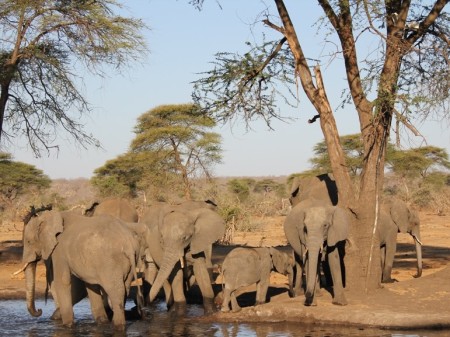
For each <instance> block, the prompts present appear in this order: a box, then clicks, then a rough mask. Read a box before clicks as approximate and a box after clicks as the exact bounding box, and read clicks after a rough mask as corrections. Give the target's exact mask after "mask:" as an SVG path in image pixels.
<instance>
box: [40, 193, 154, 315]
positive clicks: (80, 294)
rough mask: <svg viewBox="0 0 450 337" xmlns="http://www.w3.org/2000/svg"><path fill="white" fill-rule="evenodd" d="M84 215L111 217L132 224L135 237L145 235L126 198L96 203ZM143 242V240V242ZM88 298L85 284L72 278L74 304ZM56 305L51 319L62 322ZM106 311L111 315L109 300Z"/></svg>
mask: <svg viewBox="0 0 450 337" xmlns="http://www.w3.org/2000/svg"><path fill="white" fill-rule="evenodd" d="M84 215H86V216H88V217H92V216H98V215H111V216H115V217H117V218H119V219H120V220H123V221H124V222H126V223H130V224H131V226H130V225H128V226H129V229H130V230H132V231H133V232H134V234H135V235H143V234H142V233H143V230H142V228H141V229H138V227H137V226H136V223H137V221H138V219H139V216H138V213H137V211H136V208H135V207H134V206H133V204H132V203H131V202H130V201H129V200H128V199H125V198H110V199H106V200H104V201H102V202H101V203H97V202H95V203H94V204H93V205H92V206H91V207H90V208H89V209H88V210H86V211H85V213H84ZM138 232H139V233H138ZM141 241H142V240H141ZM141 243H142V245H143V246H142V247H141V250H142V251H144V250H145V247H144V245H146V243H145V242H141ZM47 279H48V280H49V281H48V283H49V284H50V283H51V282H52V280H53V275H51V268H47ZM86 296H87V291H86V286H85V285H84V282H82V281H80V280H79V279H78V278H77V277H76V276H72V298H73V303H74V304H76V303H78V302H79V301H81V300H82V299H83V298H85V297H86ZM54 303H55V311H54V312H53V314H52V316H51V319H53V320H60V319H61V314H60V312H59V306H58V303H57V301H54ZM104 307H105V310H106V311H107V312H108V313H109V314H111V312H110V310H111V309H110V308H109V305H108V301H107V298H105V299H104Z"/></svg>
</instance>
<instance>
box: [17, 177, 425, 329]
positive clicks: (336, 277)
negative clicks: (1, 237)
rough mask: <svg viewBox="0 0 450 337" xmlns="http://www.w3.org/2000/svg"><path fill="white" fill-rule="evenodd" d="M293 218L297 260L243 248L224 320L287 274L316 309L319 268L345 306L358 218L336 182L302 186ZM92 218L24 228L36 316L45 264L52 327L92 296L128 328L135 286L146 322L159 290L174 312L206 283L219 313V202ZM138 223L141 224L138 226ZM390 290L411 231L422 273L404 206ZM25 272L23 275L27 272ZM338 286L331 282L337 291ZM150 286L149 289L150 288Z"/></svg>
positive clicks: (387, 268)
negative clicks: (348, 256)
mask: <svg viewBox="0 0 450 337" xmlns="http://www.w3.org/2000/svg"><path fill="white" fill-rule="evenodd" d="M290 201H291V204H292V210H291V212H290V213H289V214H288V215H287V217H286V219H285V222H284V231H285V234H286V238H287V240H288V242H289V244H290V246H291V247H292V250H293V255H292V254H287V253H286V252H283V251H281V250H279V249H276V248H273V247H267V248H265V247H258V248H249V247H239V248H235V249H233V250H232V251H231V252H230V253H228V255H227V256H226V257H225V259H224V261H223V263H222V265H221V267H220V270H221V275H222V283H223V285H222V288H223V301H222V307H221V311H222V312H228V311H230V304H231V310H232V311H238V310H240V307H239V304H238V303H237V300H236V290H237V289H239V288H241V287H243V286H247V285H251V284H255V283H256V285H257V286H256V290H257V291H256V304H261V303H264V302H265V301H266V296H267V290H268V286H269V278H270V273H271V271H276V272H279V273H281V274H284V275H286V276H288V281H289V294H290V296H298V295H300V294H303V293H304V294H305V305H307V306H309V305H316V304H317V303H316V296H315V294H316V293H317V292H318V290H319V288H320V282H321V278H320V265H321V263H322V264H323V271H324V274H326V276H327V277H326V279H327V281H330V282H332V285H333V291H332V294H333V300H332V302H333V303H334V304H338V305H346V304H347V301H346V298H345V295H344V284H345V283H344V282H345V272H344V270H343V251H344V249H345V242H346V240H347V238H348V226H349V219H348V218H347V214H346V211H345V210H343V209H342V208H340V207H339V206H336V205H337V189H336V184H335V183H334V180H333V179H332V176H331V175H322V176H318V177H315V178H311V179H310V180H309V181H305V179H303V180H295V181H294V183H293V187H292V191H291V198H290ZM93 206H96V207H92V208H91V209H89V210H88V211H87V212H86V214H84V215H81V214H76V213H75V212H74V211H61V212H60V211H46V212H43V213H41V214H39V215H36V216H35V217H33V218H31V220H30V221H29V222H28V223H27V224H26V225H25V226H24V233H23V244H24V247H23V263H24V267H23V268H22V269H21V270H20V271H24V272H25V281H26V302H27V307H28V311H29V312H30V314H31V315H33V316H40V315H41V313H42V311H41V309H36V307H35V280H36V264H37V262H38V261H39V260H43V261H44V263H45V266H46V270H47V273H46V276H47V290H48V289H50V290H51V292H52V297H53V299H54V302H55V311H54V313H53V315H52V318H53V319H60V320H62V322H63V324H64V325H66V326H71V325H73V323H74V315H73V305H74V304H76V303H77V302H79V301H80V300H81V299H83V298H85V297H86V296H88V298H89V301H90V304H91V311H92V315H93V317H94V319H95V321H96V322H98V323H104V322H109V320H112V321H113V324H114V327H115V328H116V329H118V330H123V329H124V328H125V311H124V308H125V300H126V297H127V296H128V295H129V294H130V288H131V285H132V282H133V280H136V283H139V282H137V281H139V278H142V279H143V280H144V282H143V286H142V287H140V286H138V287H137V292H136V294H135V302H136V304H137V310H138V313H139V314H140V315H141V316H142V315H143V312H142V311H143V310H144V308H145V306H146V304H149V303H150V302H152V301H153V300H154V299H155V298H156V296H157V295H158V293H159V292H160V290H163V291H164V295H165V299H166V303H167V306H168V307H171V306H172V305H173V304H183V303H186V297H185V294H186V290H188V289H189V287H190V286H192V285H193V283H194V282H196V283H197V285H198V287H199V289H200V291H201V296H202V300H203V306H204V309H205V313H206V314H207V313H212V312H213V311H214V310H215V305H214V296H215V294H214V291H213V286H212V269H213V268H212V267H213V266H212V262H211V261H212V260H211V259H212V245H213V243H214V242H216V241H217V240H219V239H220V238H221V237H222V236H223V234H224V232H225V223H224V220H223V219H222V217H221V216H220V215H219V214H218V212H217V210H216V208H217V205H215V204H214V203H213V202H211V201H185V202H183V203H180V204H177V205H170V204H167V203H163V202H161V203H155V204H152V205H150V206H148V207H147V209H146V210H145V211H144V213H143V214H142V216H141V217H140V218H139V217H138V214H137V212H136V209H135V208H134V207H133V206H132V205H131V204H130V203H129V202H128V201H127V200H125V199H110V200H106V201H104V202H102V203H100V204H98V205H93ZM138 218H139V219H138ZM378 231H379V237H380V245H381V246H380V249H381V256H382V258H381V264H382V270H383V273H382V275H383V276H382V282H392V281H393V280H392V278H391V269H392V264H393V260H394V254H395V251H396V236H397V232H408V233H410V234H411V235H412V236H413V237H414V239H415V241H416V248H417V260H418V272H417V276H420V274H421V272H422V254H421V242H420V230H419V219H418V216H417V214H416V213H415V212H413V211H411V210H410V209H409V208H408V207H406V205H405V204H404V203H402V202H400V201H395V202H392V203H390V204H389V206H386V207H385V208H384V209H383V211H382V212H381V215H380V226H379V229H378ZM20 271H19V272H20ZM330 284H331V283H330ZM141 288H142V289H141Z"/></svg>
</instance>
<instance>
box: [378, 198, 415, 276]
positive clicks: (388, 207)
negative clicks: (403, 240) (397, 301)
mask: <svg viewBox="0 0 450 337" xmlns="http://www.w3.org/2000/svg"><path fill="white" fill-rule="evenodd" d="M377 232H378V235H379V240H380V246H381V247H380V248H381V267H382V280H381V282H382V283H390V282H394V281H395V279H392V278H391V272H392V266H393V263H394V257H395V253H396V250H397V233H408V234H410V235H411V236H412V237H413V239H414V242H415V247H416V256H417V273H416V275H414V277H420V276H421V275H422V242H421V241H420V219H419V215H418V213H417V212H416V211H414V210H411V209H410V208H409V207H408V206H407V205H406V203H405V202H403V201H401V200H399V199H392V200H389V201H385V202H384V203H383V206H382V208H381V210H380V221H379V225H378V230H377Z"/></svg>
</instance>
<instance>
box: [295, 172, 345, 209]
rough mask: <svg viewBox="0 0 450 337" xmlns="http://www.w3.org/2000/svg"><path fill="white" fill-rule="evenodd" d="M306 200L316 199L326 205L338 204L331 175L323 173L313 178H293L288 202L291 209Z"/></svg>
mask: <svg viewBox="0 0 450 337" xmlns="http://www.w3.org/2000/svg"><path fill="white" fill-rule="evenodd" d="M306 199H317V200H321V201H322V202H324V203H326V204H327V205H330V206H331V205H333V206H336V205H337V204H338V201H339V200H338V190H337V185H336V182H335V180H334V177H333V174H331V173H325V174H321V175H318V176H314V177H304V178H300V177H295V178H294V179H293V180H292V185H291V192H290V195H289V201H290V202H291V205H292V207H294V206H295V205H297V204H298V203H299V202H301V201H303V200H306Z"/></svg>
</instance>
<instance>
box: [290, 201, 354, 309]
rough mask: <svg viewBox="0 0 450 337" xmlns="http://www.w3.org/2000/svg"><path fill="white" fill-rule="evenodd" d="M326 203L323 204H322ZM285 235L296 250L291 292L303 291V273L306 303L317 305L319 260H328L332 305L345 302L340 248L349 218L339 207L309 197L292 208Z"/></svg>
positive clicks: (345, 236) (346, 231) (345, 235)
mask: <svg viewBox="0 0 450 337" xmlns="http://www.w3.org/2000/svg"><path fill="white" fill-rule="evenodd" d="M324 204H325V205H324ZM284 231H285V234H286V238H287V240H288V242H289V243H290V245H291V246H292V248H293V249H294V252H295V258H296V263H297V275H296V280H295V287H294V294H295V295H296V296H298V295H299V294H301V292H302V275H303V272H302V270H304V272H305V275H306V291H305V305H307V306H310V305H316V304H317V303H316V298H315V296H314V295H315V292H316V290H318V286H319V285H318V276H319V269H318V266H319V262H320V261H321V260H322V261H323V260H324V258H325V259H328V264H329V267H330V272H331V277H332V279H333V301H332V303H333V304H337V305H346V304H347V300H346V298H345V295H344V287H343V281H342V276H343V275H342V270H341V260H342V258H343V257H342V256H340V253H339V251H340V250H341V249H340V248H341V247H344V245H345V240H346V239H347V237H348V218H347V215H346V212H345V211H344V210H343V209H341V208H340V207H338V206H329V205H327V204H326V203H324V202H323V201H321V200H315V199H308V200H305V201H302V202H300V203H298V204H297V205H296V206H295V207H293V208H292V210H291V212H290V213H289V214H288V216H287V217H286V220H285V222H284ZM320 257H322V258H320Z"/></svg>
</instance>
